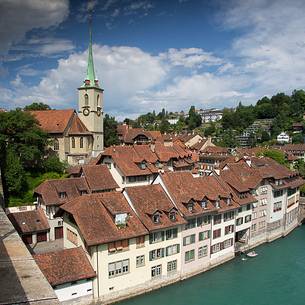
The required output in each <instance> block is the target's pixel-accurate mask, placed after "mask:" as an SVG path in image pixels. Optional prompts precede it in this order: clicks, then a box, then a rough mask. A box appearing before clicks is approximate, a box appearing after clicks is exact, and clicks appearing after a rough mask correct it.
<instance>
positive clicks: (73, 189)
mask: <svg viewBox="0 0 305 305" xmlns="http://www.w3.org/2000/svg"><path fill="white" fill-rule="evenodd" d="M81 191H86V192H87V193H89V186H88V184H87V181H86V179H85V178H84V177H79V178H68V179H52V180H46V181H44V182H42V183H41V184H40V185H39V186H38V187H36V188H35V190H34V194H38V195H40V196H41V197H42V200H43V203H44V204H45V205H61V204H63V203H64V202H66V201H68V200H70V199H72V198H75V197H78V196H79V195H80V194H81ZM60 193H66V198H60Z"/></svg>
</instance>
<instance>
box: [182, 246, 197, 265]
mask: <svg viewBox="0 0 305 305" xmlns="http://www.w3.org/2000/svg"><path fill="white" fill-rule="evenodd" d="M194 259H195V250H194V249H193V250H190V251H186V252H185V254H184V261H185V262H186V263H188V262H190V261H193V260H194Z"/></svg>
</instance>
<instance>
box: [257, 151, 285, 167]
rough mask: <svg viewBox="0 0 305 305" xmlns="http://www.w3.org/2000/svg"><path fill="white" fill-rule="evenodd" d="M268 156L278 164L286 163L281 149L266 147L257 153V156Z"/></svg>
mask: <svg viewBox="0 0 305 305" xmlns="http://www.w3.org/2000/svg"><path fill="white" fill-rule="evenodd" d="M260 155H262V156H264V157H269V158H271V159H273V160H274V161H276V162H277V163H279V164H282V165H286V164H287V162H286V159H285V154H284V153H283V152H282V151H279V150H276V149H266V150H264V151H263V152H261V153H259V156H260Z"/></svg>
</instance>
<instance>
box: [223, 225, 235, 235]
mask: <svg viewBox="0 0 305 305" xmlns="http://www.w3.org/2000/svg"><path fill="white" fill-rule="evenodd" d="M233 232H234V226H233V225H229V226H226V227H225V235H227V234H231V233H233Z"/></svg>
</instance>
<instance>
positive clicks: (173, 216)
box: [169, 211, 177, 221]
mask: <svg viewBox="0 0 305 305" xmlns="http://www.w3.org/2000/svg"><path fill="white" fill-rule="evenodd" d="M169 219H170V220H171V221H176V220H177V212H176V211H171V212H169Z"/></svg>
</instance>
